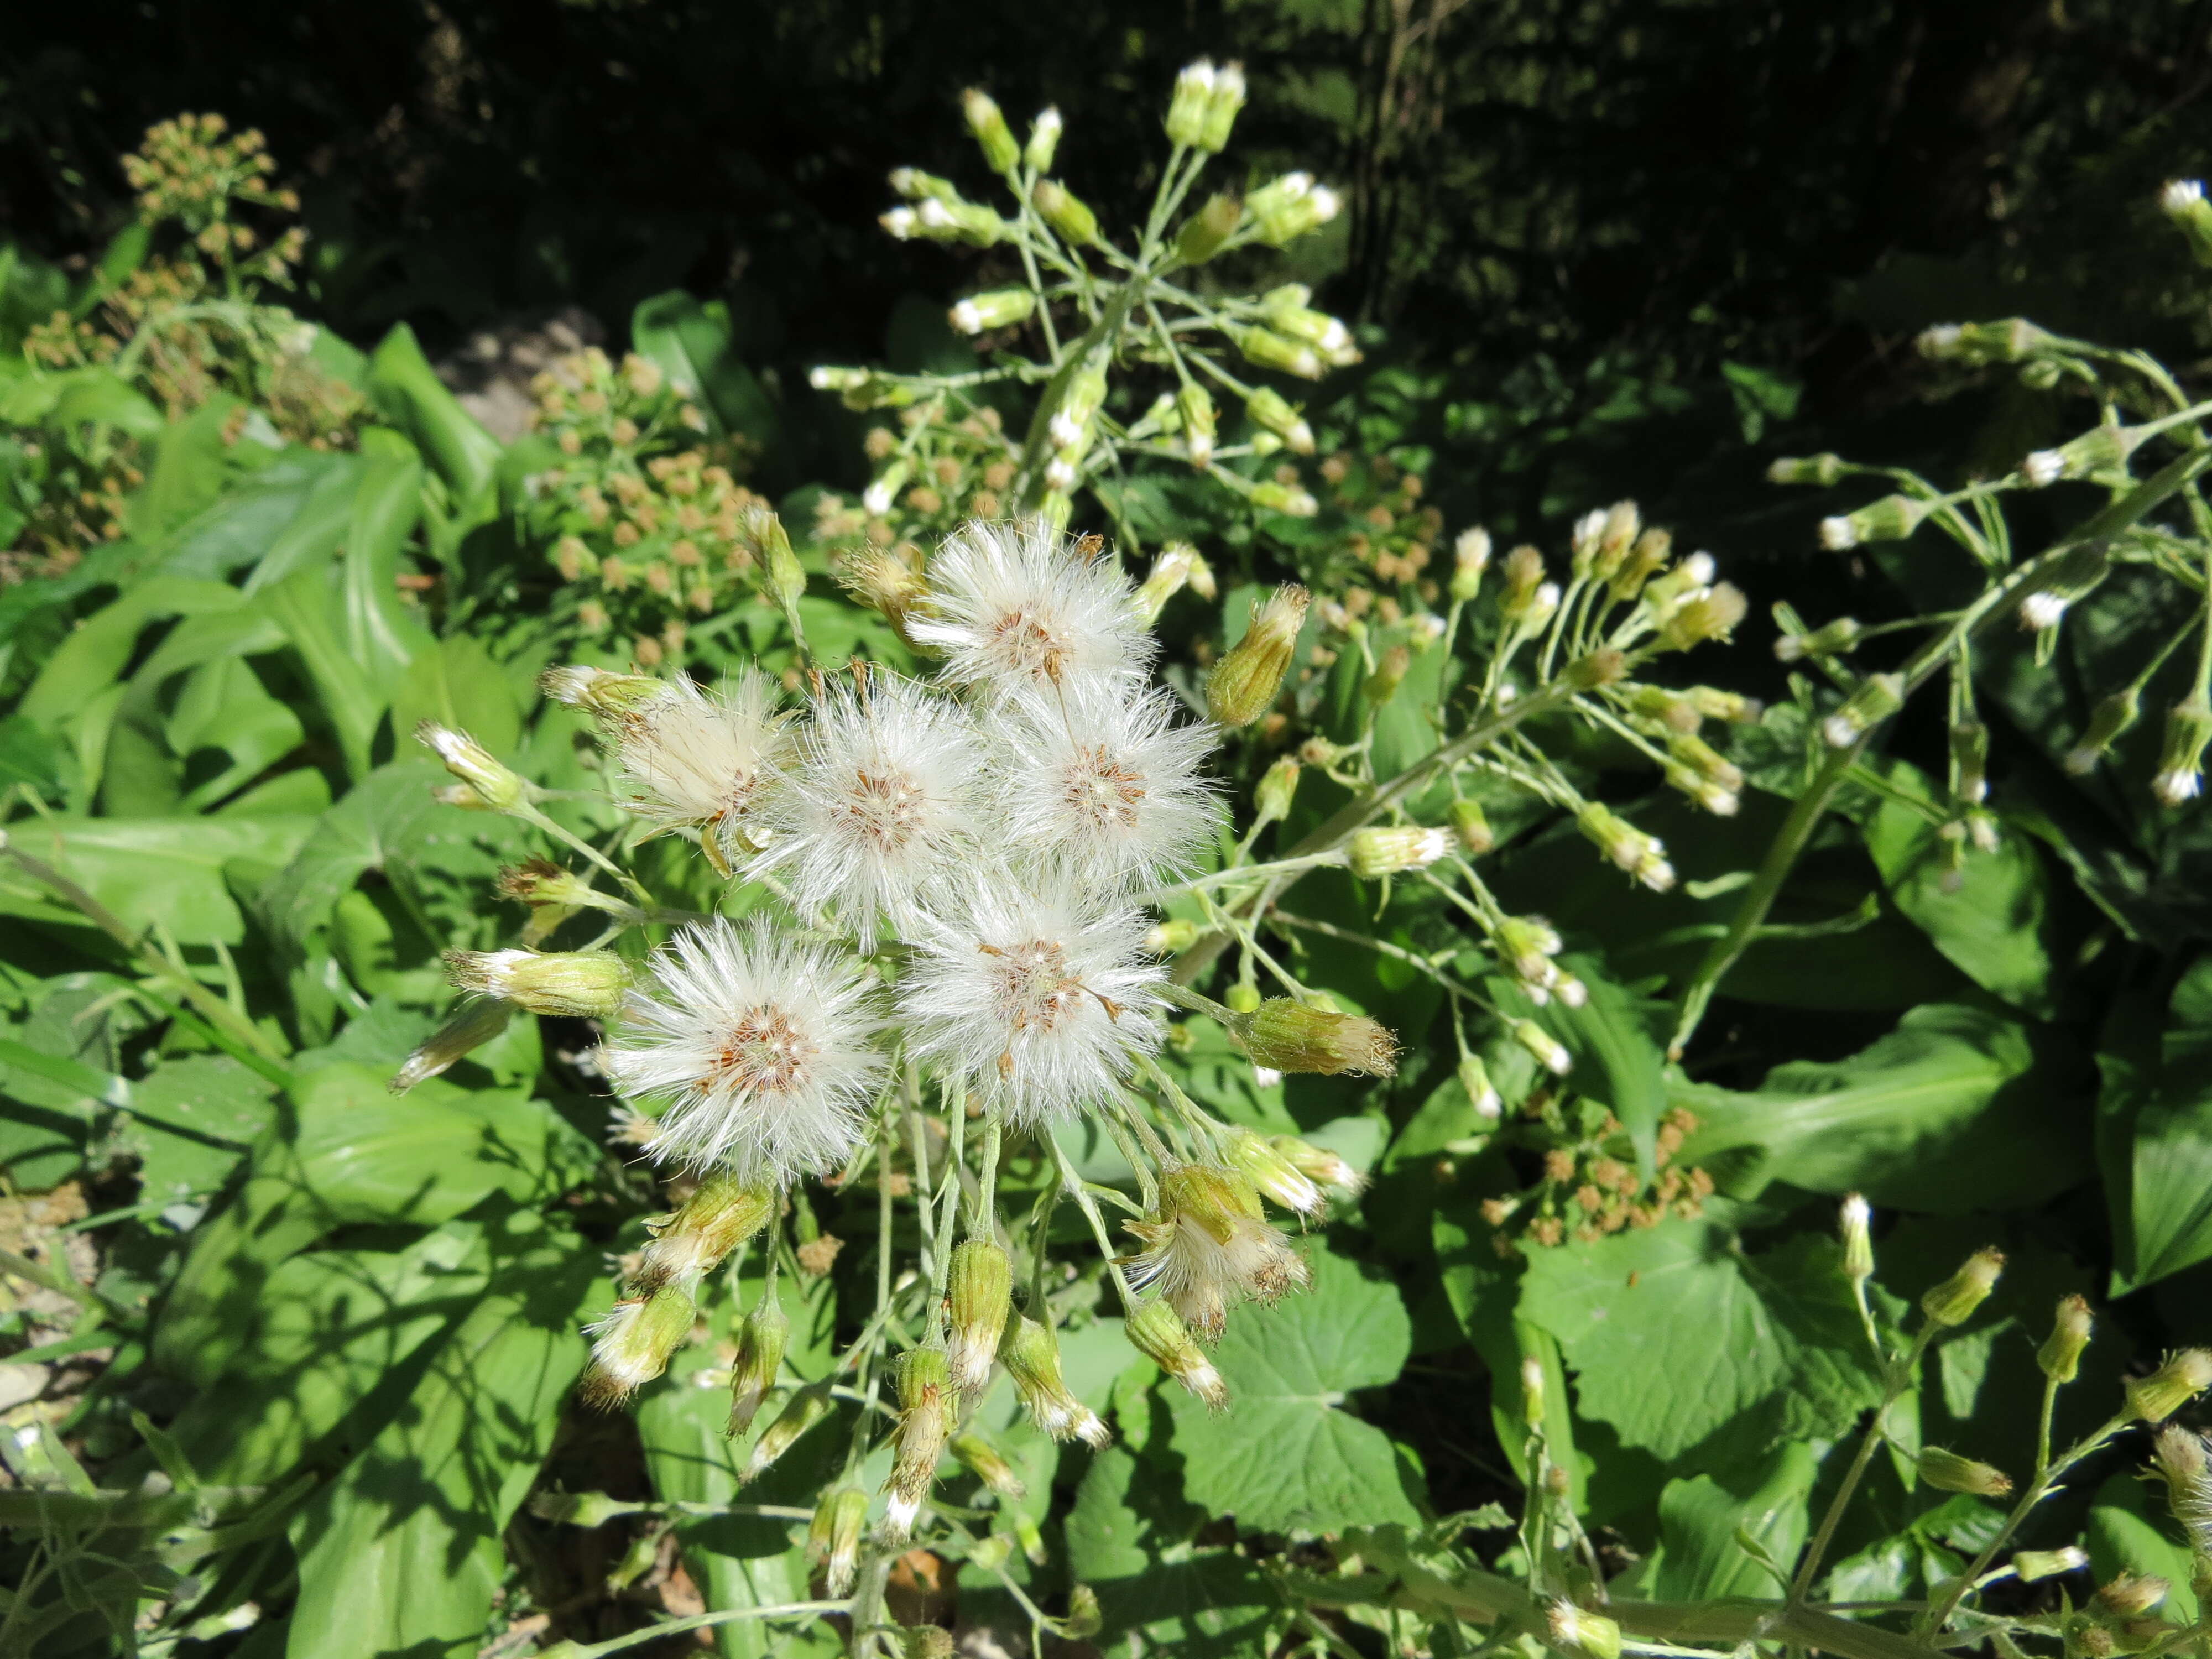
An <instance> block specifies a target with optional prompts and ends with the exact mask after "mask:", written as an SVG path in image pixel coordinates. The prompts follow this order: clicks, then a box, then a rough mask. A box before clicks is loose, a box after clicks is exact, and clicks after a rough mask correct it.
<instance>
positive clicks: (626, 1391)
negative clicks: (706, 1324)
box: [576, 1285, 699, 1406]
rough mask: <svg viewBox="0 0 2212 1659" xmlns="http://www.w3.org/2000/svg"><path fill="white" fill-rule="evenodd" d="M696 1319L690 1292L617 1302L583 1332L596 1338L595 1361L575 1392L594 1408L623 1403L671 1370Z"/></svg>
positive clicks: (675, 1288)
mask: <svg viewBox="0 0 2212 1659" xmlns="http://www.w3.org/2000/svg"><path fill="white" fill-rule="evenodd" d="M698 1316H699V1309H698V1306H697V1304H695V1303H694V1302H693V1301H692V1300H691V1297H690V1292H689V1291H685V1290H684V1288H683V1287H682V1286H681V1285H662V1286H661V1287H660V1288H659V1290H657V1291H653V1294H652V1295H650V1296H645V1297H628V1298H625V1299H624V1300H623V1301H620V1302H617V1303H616V1304H615V1305H614V1307H613V1309H612V1310H611V1311H610V1312H609V1313H608V1314H607V1316H606V1317H605V1318H604V1319H602V1320H600V1321H599V1323H597V1324H596V1325H593V1326H592V1327H591V1328H589V1329H588V1330H587V1331H586V1333H585V1334H586V1335H587V1336H589V1337H591V1338H592V1362H591V1364H589V1365H587V1366H586V1367H585V1369H584V1376H583V1379H582V1381H581V1382H580V1383H578V1384H577V1385H576V1386H577V1389H579V1391H580V1393H581V1394H582V1395H583V1396H584V1398H585V1399H586V1400H587V1401H590V1402H591V1403H592V1404H593V1405H595V1406H617V1405H619V1404H621V1403H622V1402H623V1401H625V1400H627V1399H629V1396H630V1395H633V1394H635V1393H636V1392H637V1390H638V1389H639V1388H640V1387H641V1386H642V1385H643V1384H645V1383H650V1382H652V1381H653V1378H654V1377H656V1376H659V1375H660V1374H661V1372H663V1371H665V1370H667V1369H668V1356H669V1355H671V1354H672V1353H674V1352H676V1350H677V1348H678V1346H679V1345H680V1344H681V1343H682V1342H683V1341H684V1339H685V1338H686V1337H688V1336H690V1334H691V1324H692V1322H693V1321H694V1320H695V1319H696V1318H697V1317H698Z"/></svg>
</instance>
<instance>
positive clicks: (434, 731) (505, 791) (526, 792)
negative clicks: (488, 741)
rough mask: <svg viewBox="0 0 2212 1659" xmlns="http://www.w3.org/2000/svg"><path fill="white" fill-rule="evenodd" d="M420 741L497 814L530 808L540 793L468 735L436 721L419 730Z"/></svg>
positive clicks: (416, 729)
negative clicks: (533, 799)
mask: <svg viewBox="0 0 2212 1659" xmlns="http://www.w3.org/2000/svg"><path fill="white" fill-rule="evenodd" d="M415 737H416V741H417V742H419V743H422V744H426V745H427V746H428V747H429V748H430V749H431V750H434V751H435V753H436V755H437V757H438V758H439V759H440V760H441V761H442V762H443V763H445V767H446V770H447V771H448V772H451V773H452V774H453V775H454V776H455V777H457V778H459V780H460V781H462V782H463V783H465V784H466V785H467V786H468V787H469V788H470V789H471V791H472V792H473V793H475V795H476V797H477V800H478V801H480V802H481V803H482V804H483V805H485V806H486V807H489V809H490V810H491V811H495V812H512V811H516V810H517V809H518V808H520V807H523V806H526V805H529V804H530V801H531V799H532V797H533V796H534V795H536V793H538V792H537V791H536V790H535V789H533V788H532V787H531V786H530V784H529V782H528V781H526V779H524V778H523V776H522V775H521V774H520V773H519V772H517V771H515V770H514V769H513V768H512V767H509V766H507V765H506V764H504V763H501V761H500V760H499V759H498V758H497V757H495V756H494V755H493V754H492V752H491V751H490V750H489V749H486V748H485V747H484V746H483V744H480V743H478V742H477V740H476V739H475V738H472V737H471V736H470V735H469V734H468V733H467V732H457V731H455V730H454V729H453V727H452V726H441V725H439V724H438V722H437V721H435V720H424V721H423V722H422V724H421V725H420V726H416V728H415Z"/></svg>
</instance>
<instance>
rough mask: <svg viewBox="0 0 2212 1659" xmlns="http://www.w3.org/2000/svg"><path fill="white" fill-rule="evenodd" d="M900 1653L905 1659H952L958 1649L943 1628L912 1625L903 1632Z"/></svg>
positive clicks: (948, 1632)
mask: <svg viewBox="0 0 2212 1659" xmlns="http://www.w3.org/2000/svg"><path fill="white" fill-rule="evenodd" d="M900 1651H901V1652H902V1653H903V1654H904V1655H905V1656H906V1659H952V1656H953V1655H954V1654H956V1653H957V1652H958V1651H959V1649H958V1648H957V1646H956V1645H955V1644H954V1643H953V1640H952V1632H951V1631H949V1630H947V1629H945V1626H942V1625H914V1626H908V1628H907V1630H906V1631H905V1632H904V1633H903V1637H902V1641H901V1643H900Z"/></svg>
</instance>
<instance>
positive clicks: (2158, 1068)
mask: <svg viewBox="0 0 2212 1659" xmlns="http://www.w3.org/2000/svg"><path fill="white" fill-rule="evenodd" d="M2153 1018H2154V1016H2153V1015H2151V1014H2150V1013H2149V1012H2148V1011H2147V1010H2145V1009H2144V1008H2142V1006H2141V1004H2140V1000H2138V999H2126V1000H2124V1002H2123V1006H2120V1007H2118V1008H2117V1009H2116V1010H2115V1012H2114V1015H2113V1018H2112V1024H2111V1027H2110V1029H2108V1030H2107V1031H2106V1036H2105V1045H2104V1046H2105V1053H2104V1054H2102V1055H2101V1056H2100V1061H2101V1064H2102V1066H2103V1069H2104V1073H2105V1093H2104V1099H2103V1101H2102V1102H2101V1103H2100V1115H2101V1117H2102V1119H2103V1123H2104V1127H2103V1129H2102V1131H2101V1132H2100V1141H2101V1142H2102V1145H2101V1146H2100V1153H2101V1155H2102V1158H2103V1161H2104V1163H2105V1176H2106V1188H2107V1193H2108V1195H2109V1200H2110V1202H2111V1204H2112V1208H2113V1211H2114V1212H2115V1215H2114V1219H2115V1222H2116V1225H2115V1226H2114V1228H2113V1232H2114V1235H2115V1237H2116V1239H2117V1241H2118V1244H2119V1247H2120V1248H2119V1249H2118V1262H2117V1264H2116V1266H2115V1268H2114V1272H2113V1279H2114V1281H2115V1282H2114V1290H2115V1293H2118V1292H2119V1291H2128V1290H2135V1289H2137V1288H2139V1287H2141V1286H2142V1285H2148V1284H2149V1283H2150V1282H2151V1281H2152V1280H2154V1279H2164V1278H2166V1276H2167V1275H2168V1274H2170V1273H2179V1272H2180V1271H2181V1270H2182V1269H2183V1268H2184V1267H2192V1266H2194V1265H2195V1264H2196V1263H2197V1262H2199V1261H2203V1260H2204V1259H2205V1258H2206V1257H2207V1256H2212V957H2202V958H2200V959H2199V960H2198V961H2197V963H2195V964H2194V965H2193V966H2192V967H2191V969H2190V970H2189V971H2188V973H2186V974H2185V975H2183V976H2182V979H2181V981H2180V983H2179V984H2178V985H2176V986H2175V987H2173V996H2172V1000H2171V1001H2170V1002H2169V1003H2168V1004H2167V1006H2166V1020H2165V1024H2164V1028H2163V1030H2162V1031H2159V1030H2153V1029H2151V1022H2152V1019H2153Z"/></svg>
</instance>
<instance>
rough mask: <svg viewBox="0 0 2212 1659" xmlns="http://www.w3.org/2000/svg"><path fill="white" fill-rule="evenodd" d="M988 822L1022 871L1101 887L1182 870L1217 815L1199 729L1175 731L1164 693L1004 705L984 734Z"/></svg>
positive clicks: (1203, 731) (1205, 742) (1076, 695)
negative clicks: (988, 754)
mask: <svg viewBox="0 0 2212 1659" xmlns="http://www.w3.org/2000/svg"><path fill="white" fill-rule="evenodd" d="M986 730H987V735H988V737H989V738H990V742H991V748H992V750H993V759H994V785H995V787H994V795H995V798H996V799H995V805H996V806H997V809H998V810H997V811H996V812H995V813H994V817H993V822H994V826H995V830H996V833H997V834H998V835H1000V836H1004V837H1005V839H1006V844H1007V845H1008V846H1009V847H1011V848H1013V849H1014V850H1015V852H1016V853H1017V854H1018V856H1019V857H1020V858H1021V860H1022V861H1023V862H1024V863H1025V864H1027V865H1030V866H1031V867H1036V868H1043V869H1048V870H1060V871H1065V872H1068V873H1070V874H1072V875H1074V876H1077V877H1079V878H1081V879H1083V880H1085V881H1086V882H1091V883H1097V884H1102V885H1109V886H1111V885H1118V884H1123V883H1127V882H1152V881H1157V880H1160V879H1162V878H1165V877H1168V876H1170V875H1175V874H1178V873H1180V872H1182V871H1184V870H1186V869H1188V867H1189V866H1190V863H1191V860H1193V859H1194V857H1195V856H1196V855H1197V854H1198V852H1199V850H1200V848H1202V847H1204V846H1205V844H1206V841H1207V840H1208V839H1209V838H1210V837H1211V836H1212V833H1213V829H1214V826H1215V824H1216V823H1218V820H1219V817H1220V811H1219V806H1218V801H1217V799H1216V797H1215V794H1214V792H1213V790H1212V787H1211V786H1210V785H1209V784H1208V782H1207V781H1206V779H1205V778H1203V777H1202V776H1200V773H1199V765H1200V763H1201V762H1202V761H1203V760H1204V759H1205V757H1206V753H1207V751H1208V750H1211V749H1212V746H1213V734H1212V732H1211V731H1210V730H1209V729H1208V728H1206V726H1194V725H1179V724H1177V723H1176V719H1175V702H1174V700H1173V699H1172V698H1171V697H1170V696H1167V694H1165V693H1164V692H1147V693H1145V694H1143V695H1141V696H1136V697H1133V698H1129V699H1127V700H1126V701H1125V700H1124V699H1122V698H1121V697H1119V696H1112V695H1109V694H1107V693H1104V692H1102V691H1100V690H1096V689H1091V690H1077V691H1073V692H1071V693H1069V694H1068V695H1067V696H1051V695H1049V694H1045V695H1039V694H1037V693H1035V692H1030V693H1025V694H1024V695H1022V696H1018V697H1015V698H1011V699H1009V700H1008V701H1007V702H1006V704H1005V705H1004V707H1003V708H1002V709H1001V710H1000V713H999V714H998V715H997V716H996V717H995V718H994V719H993V720H991V721H990V723H989V725H988V726H987V728H986Z"/></svg>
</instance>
